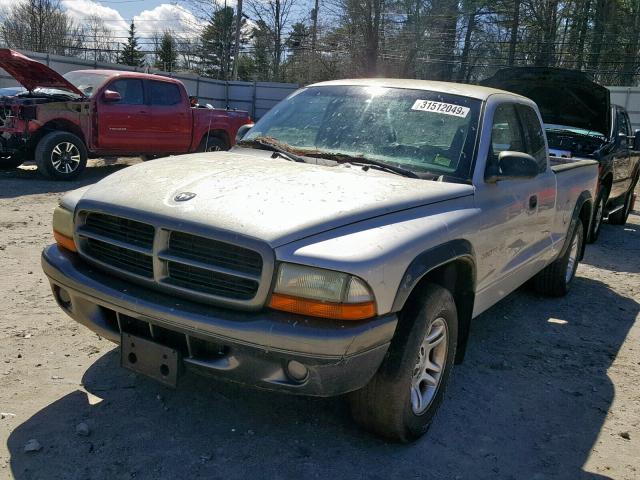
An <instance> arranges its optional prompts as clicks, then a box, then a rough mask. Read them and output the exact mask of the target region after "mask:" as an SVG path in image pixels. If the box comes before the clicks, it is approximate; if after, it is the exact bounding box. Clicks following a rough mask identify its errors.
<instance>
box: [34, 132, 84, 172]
mask: <svg viewBox="0 0 640 480" xmlns="http://www.w3.org/2000/svg"><path fill="white" fill-rule="evenodd" d="M35 157H36V158H35V160H36V164H37V165H38V171H39V172H40V174H41V175H44V176H45V177H49V178H53V179H54V180H73V179H74V178H77V177H78V175H80V174H81V173H82V171H83V170H84V169H85V167H86V166H87V148H86V147H85V146H84V142H83V141H82V140H81V139H80V138H78V137H77V136H76V135H74V134H72V133H69V132H51V133H48V134H47V135H45V136H44V137H42V138H41V139H40V142H38V145H37V146H36V152H35Z"/></svg>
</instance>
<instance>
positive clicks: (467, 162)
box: [243, 85, 481, 180]
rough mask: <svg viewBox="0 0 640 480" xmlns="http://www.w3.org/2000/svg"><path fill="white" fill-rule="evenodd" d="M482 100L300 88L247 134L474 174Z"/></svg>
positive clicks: (308, 148)
mask: <svg viewBox="0 0 640 480" xmlns="http://www.w3.org/2000/svg"><path fill="white" fill-rule="evenodd" d="M480 104H481V102H480V100H477V99H473V98H468V97H462V96H457V95H451V94H445V93H438V92H431V91H426V90H413V89H401V88H382V87H367V86H333V85H332V86H318V87H311V88H306V89H302V90H299V91H297V92H295V93H294V94H292V95H291V96H289V97H288V98H287V99H285V100H284V101H283V102H281V103H280V104H278V105H277V106H276V107H274V108H273V109H272V110H271V111H270V112H269V113H267V114H266V115H265V116H264V117H262V119H260V121H258V122H257V123H256V125H255V126H254V127H253V128H252V129H251V130H250V131H249V132H248V134H247V135H245V137H244V138H243V142H244V141H246V142H250V141H251V140H253V139H256V138H262V137H269V138H271V139H273V140H275V141H277V142H279V143H280V144H285V145H288V146H290V147H293V148H294V151H295V152H298V153H300V154H305V153H312V152H313V153H315V154H317V153H327V154H342V155H347V156H357V157H364V158H368V159H371V160H378V161H383V162H386V163H389V164H393V165H397V166H401V167H403V168H405V169H409V170H412V171H415V172H429V173H436V174H444V175H449V176H453V177H458V178H462V179H465V180H468V179H469V176H470V175H469V172H470V169H471V159H472V157H473V147H474V143H475V138H476V132H477V127H478V117H479V112H480Z"/></svg>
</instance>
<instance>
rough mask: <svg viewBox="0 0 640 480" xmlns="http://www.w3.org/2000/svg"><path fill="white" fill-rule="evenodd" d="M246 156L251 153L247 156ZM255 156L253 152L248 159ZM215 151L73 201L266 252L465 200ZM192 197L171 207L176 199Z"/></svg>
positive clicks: (462, 189) (120, 178)
mask: <svg viewBox="0 0 640 480" xmlns="http://www.w3.org/2000/svg"><path fill="white" fill-rule="evenodd" d="M245 152H250V153H245ZM253 152H255V153H253ZM253 152H252V151H250V150H247V149H242V153H236V152H216V153H203V154H193V155H184V156H180V157H169V158H166V159H162V160H154V161H151V162H146V163H141V164H138V165H134V166H132V167H128V168H126V169H124V170H122V171H120V172H117V173H115V174H112V175H110V176H109V177H107V178H105V179H103V180H101V181H100V182H98V183H96V184H95V185H93V186H91V187H89V188H88V189H87V190H86V191H85V192H83V193H82V196H81V198H80V200H79V202H78V208H82V204H83V203H84V202H87V204H88V202H91V203H92V204H93V203H94V202H96V203H98V204H101V206H102V207H103V208H105V209H106V210H107V211H108V209H109V206H110V205H113V206H114V207H117V208H118V210H120V209H123V208H124V209H133V210H135V211H138V212H144V213H148V214H149V215H159V216H165V217H170V218H173V219H175V218H178V219H180V220H184V221H185V222H189V223H195V224H199V225H202V226H205V227H210V228H215V229H221V230H224V231H227V232H232V233H238V234H242V235H245V236H248V237H252V238H256V239H260V240H262V241H265V242H267V243H269V244H270V245H271V246H272V247H274V248H275V247H278V246H280V245H284V244H286V243H289V242H292V241H295V240H298V239H301V238H304V237H307V236H310V235H314V234H317V233H320V232H323V231H327V230H331V229H334V228H338V227H341V226H344V225H347V224H350V223H354V222H358V221H361V220H365V219H368V218H372V217H376V216H380V215H384V214H388V213H392V212H395V211H399V210H404V209H408V208H413V207H418V206H422V205H426V204H430V203H434V202H440V201H443V200H448V199H452V198H457V197H461V196H466V195H471V194H472V193H473V187H472V186H471V185H461V184H452V183H442V182H435V181H430V180H419V179H411V178H406V177H401V176H398V175H394V174H389V173H385V172H380V171H376V170H372V169H369V170H368V171H363V170H362V168H360V167H351V168H350V167H349V166H347V165H341V166H331V167H329V166H322V165H315V164H305V163H295V162H289V161H286V160H283V159H280V158H276V159H272V158H270V153H271V152H266V151H260V150H255V151H253ZM187 192H188V193H189V194H195V196H194V197H193V198H192V199H190V200H188V201H177V200H176V196H177V195H178V194H180V193H187Z"/></svg>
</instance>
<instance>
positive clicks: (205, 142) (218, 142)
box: [198, 136, 229, 152]
mask: <svg viewBox="0 0 640 480" xmlns="http://www.w3.org/2000/svg"><path fill="white" fill-rule="evenodd" d="M223 150H229V145H227V142H225V141H224V140H223V139H222V138H220V137H214V136H211V137H209V138H207V137H205V138H203V139H202V142H201V143H200V148H199V149H198V151H200V152H220V151H223Z"/></svg>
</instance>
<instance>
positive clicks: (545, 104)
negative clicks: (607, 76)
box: [480, 67, 611, 137]
mask: <svg viewBox="0 0 640 480" xmlns="http://www.w3.org/2000/svg"><path fill="white" fill-rule="evenodd" d="M480 84H481V85H484V86H487V87H493V88H500V89H502V90H507V91H509V92H513V93H517V94H519V95H522V96H524V97H527V98H530V99H531V100H533V101H534V102H536V103H537V104H538V107H539V108H540V113H541V114H542V120H543V121H544V123H550V124H557V125H565V126H570V127H578V128H582V129H585V130H591V131H594V132H598V133H601V134H602V135H604V136H605V137H608V136H609V134H610V132H609V130H610V127H609V125H610V115H611V108H610V107H611V100H610V98H611V96H610V93H609V90H607V89H606V88H605V87H603V86H602V85H599V84H597V83H595V82H594V81H592V80H591V79H589V77H588V76H587V75H586V74H585V73H583V72H577V71H573V70H565V69H561V68H546V67H523V68H505V69H502V70H498V72H497V73H496V74H495V75H494V76H493V77H490V78H487V79H485V80H483V81H482V82H480Z"/></svg>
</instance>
